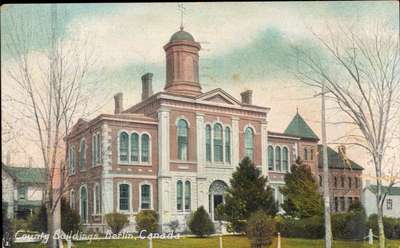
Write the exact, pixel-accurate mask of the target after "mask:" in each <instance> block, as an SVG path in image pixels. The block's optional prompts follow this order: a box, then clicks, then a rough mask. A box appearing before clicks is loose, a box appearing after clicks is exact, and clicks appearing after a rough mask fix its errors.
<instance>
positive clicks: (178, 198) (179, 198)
mask: <svg viewBox="0 0 400 248" xmlns="http://www.w3.org/2000/svg"><path fill="white" fill-rule="evenodd" d="M182 205H183V184H182V181H178V182H177V183H176V209H177V210H182V207H183V206H182Z"/></svg>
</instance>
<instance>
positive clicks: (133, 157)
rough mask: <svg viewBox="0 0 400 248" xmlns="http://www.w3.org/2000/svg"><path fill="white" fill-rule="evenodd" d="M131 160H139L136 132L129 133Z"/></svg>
mask: <svg viewBox="0 0 400 248" xmlns="http://www.w3.org/2000/svg"><path fill="white" fill-rule="evenodd" d="M131 161H133V162H138V161H139V135H138V134H137V133H133V134H131Z"/></svg>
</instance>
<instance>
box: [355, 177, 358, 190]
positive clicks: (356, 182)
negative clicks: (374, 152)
mask: <svg viewBox="0 0 400 248" xmlns="http://www.w3.org/2000/svg"><path fill="white" fill-rule="evenodd" d="M354 180H355V184H356V189H358V177H355V178H354Z"/></svg>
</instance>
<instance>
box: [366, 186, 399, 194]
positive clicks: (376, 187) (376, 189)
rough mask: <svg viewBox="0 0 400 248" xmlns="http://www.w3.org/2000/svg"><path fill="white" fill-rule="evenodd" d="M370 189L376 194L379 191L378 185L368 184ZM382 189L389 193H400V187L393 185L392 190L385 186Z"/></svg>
mask: <svg viewBox="0 0 400 248" xmlns="http://www.w3.org/2000/svg"><path fill="white" fill-rule="evenodd" d="M368 189H369V190H371V192H372V193H374V194H376V192H377V191H378V186H376V185H370V186H368ZM382 190H383V192H385V193H386V192H388V195H400V187H391V188H390V190H388V187H386V186H383V187H382Z"/></svg>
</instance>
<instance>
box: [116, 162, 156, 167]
mask: <svg viewBox="0 0 400 248" xmlns="http://www.w3.org/2000/svg"><path fill="white" fill-rule="evenodd" d="M118 165H119V166H148V167H151V166H152V163H151V162H135V163H129V162H120V161H119V162H118Z"/></svg>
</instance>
